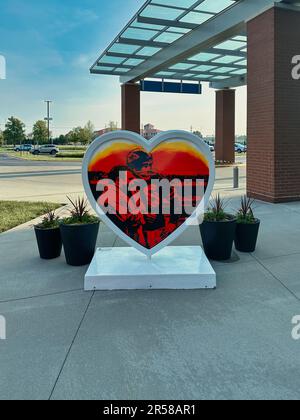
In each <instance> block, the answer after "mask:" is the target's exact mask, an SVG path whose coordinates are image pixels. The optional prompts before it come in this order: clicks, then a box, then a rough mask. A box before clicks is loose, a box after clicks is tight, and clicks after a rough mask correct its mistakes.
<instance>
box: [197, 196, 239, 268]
mask: <svg viewBox="0 0 300 420" xmlns="http://www.w3.org/2000/svg"><path fill="white" fill-rule="evenodd" d="M226 206H227V203H226V202H225V201H224V199H222V198H221V196H220V194H217V195H216V197H215V198H214V199H213V200H212V201H211V203H210V207H209V209H208V210H207V212H206V213H205V216H204V221H203V223H202V224H201V225H200V232H201V236H202V242H203V246H204V251H205V254H206V255H207V257H208V258H210V259H212V260H216V261H224V260H229V259H230V258H231V254H232V247H233V241H234V238H235V229H236V218H235V217H234V216H233V215H231V214H229V213H227V212H226V211H225V208H226Z"/></svg>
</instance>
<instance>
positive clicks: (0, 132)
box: [0, 130, 4, 146]
mask: <svg viewBox="0 0 300 420" xmlns="http://www.w3.org/2000/svg"><path fill="white" fill-rule="evenodd" d="M3 144H4V136H3V133H2V131H1V130H0V146H3Z"/></svg>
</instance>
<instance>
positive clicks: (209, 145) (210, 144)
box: [205, 141, 215, 152]
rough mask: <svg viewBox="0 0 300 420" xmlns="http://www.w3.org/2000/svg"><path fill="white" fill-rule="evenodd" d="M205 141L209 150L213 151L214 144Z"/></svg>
mask: <svg viewBox="0 0 300 420" xmlns="http://www.w3.org/2000/svg"><path fill="white" fill-rule="evenodd" d="M205 143H206V144H207V146H208V147H209V148H210V151H211V152H214V151H215V146H214V145H213V144H212V143H209V142H208V141H205Z"/></svg>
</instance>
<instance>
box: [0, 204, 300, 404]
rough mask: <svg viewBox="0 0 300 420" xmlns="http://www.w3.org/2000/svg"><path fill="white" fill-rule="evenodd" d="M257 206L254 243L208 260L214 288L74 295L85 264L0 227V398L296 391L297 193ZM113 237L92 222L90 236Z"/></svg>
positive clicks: (299, 380)
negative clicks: (3, 330)
mask: <svg viewBox="0 0 300 420" xmlns="http://www.w3.org/2000/svg"><path fill="white" fill-rule="evenodd" d="M231 205H232V206H236V205H237V203H236V201H235V199H233V200H232V203H231ZM256 213H257V216H258V217H260V218H261V219H262V230H261V236H260V241H259V246H258V249H257V252H256V253H255V254H253V255H241V254H238V253H234V254H233V258H232V261H231V262H230V263H214V267H215V269H216V272H217V275H218V288H217V290H215V291H204V290H201V291H184V292H182V291H159V292H158V291H135V292H96V293H84V292H83V291H82V288H83V277H84V274H85V271H86V267H83V268H72V267H68V266H67V265H66V264H65V262H64V258H63V257H62V258H60V259H59V260H57V261H51V262H45V261H41V260H40V259H39V258H38V255H37V249H36V245H35V239H34V236H33V232H32V230H28V229H25V230H21V231H15V232H10V233H7V234H3V235H1V236H0V255H1V265H0V267H1V271H0V314H1V315H4V316H5V317H6V320H7V340H6V341H0V372H1V375H0V399H49V398H52V399H299V398H300V376H299V371H300V357H299V355H300V341H294V340H293V339H292V336H291V331H292V323H291V320H292V318H293V317H294V316H295V315H300V275H299V273H300V203H295V204H290V205H277V206H275V205H268V204H262V203H257V209H256ZM183 244H191V245H194V244H200V236H199V231H198V229H196V228H191V229H190V230H189V231H187V232H186V233H185V234H184V235H183V236H182V237H181V238H180V239H179V240H178V241H177V245H183ZM123 245H124V244H123V243H122V242H121V241H120V240H118V239H117V238H115V237H114V235H113V234H112V233H111V232H110V231H109V230H108V229H107V228H106V227H105V226H104V225H102V227H101V232H100V235H99V246H123Z"/></svg>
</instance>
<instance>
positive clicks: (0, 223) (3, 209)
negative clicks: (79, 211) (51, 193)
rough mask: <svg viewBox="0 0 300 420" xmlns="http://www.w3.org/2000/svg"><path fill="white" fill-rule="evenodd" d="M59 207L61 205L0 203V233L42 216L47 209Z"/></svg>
mask: <svg viewBox="0 0 300 420" xmlns="http://www.w3.org/2000/svg"><path fill="white" fill-rule="evenodd" d="M59 207H61V204H53V203H29V202H19V201H0V233H3V232H5V231H7V230H9V229H12V228H14V227H16V226H19V225H22V224H23V223H26V222H29V221H30V220H32V219H35V218H36V217H39V216H42V215H43V214H45V213H47V209H51V210H55V209H58V208H59Z"/></svg>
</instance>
